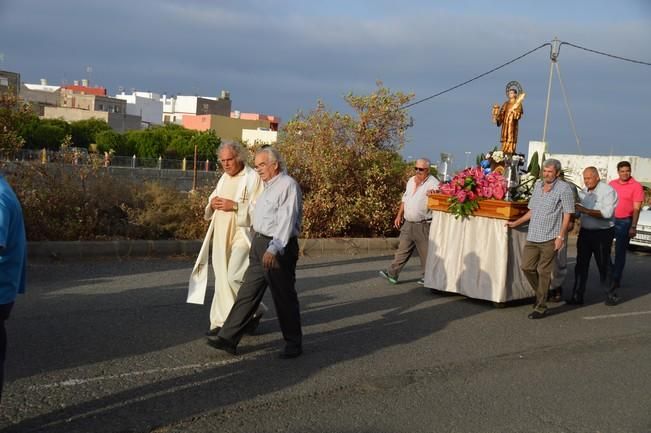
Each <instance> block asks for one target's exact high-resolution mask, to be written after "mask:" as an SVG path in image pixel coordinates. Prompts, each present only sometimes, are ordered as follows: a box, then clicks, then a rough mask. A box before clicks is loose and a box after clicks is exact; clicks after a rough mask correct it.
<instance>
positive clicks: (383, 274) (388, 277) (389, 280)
mask: <svg viewBox="0 0 651 433" xmlns="http://www.w3.org/2000/svg"><path fill="white" fill-rule="evenodd" d="M380 276H382V277H384V278H386V280H387V281H388V282H390V283H391V284H397V283H398V279H397V278H396V277H392V276H391V275H389V273H388V272H385V271H380Z"/></svg>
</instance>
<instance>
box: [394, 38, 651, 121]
mask: <svg viewBox="0 0 651 433" xmlns="http://www.w3.org/2000/svg"><path fill="white" fill-rule="evenodd" d="M560 45H568V46H570V47H574V48H578V49H580V50H584V51H588V52H591V53H595V54H599V55H602V56H606V57H610V58H613V59H617V60H623V61H626V62H631V63H637V64H640V65H646V66H651V63H649V62H643V61H642V60H635V59H629V58H626V57H622V56H616V55H614V54H609V53H606V52H603V51H598V50H593V49H591V48H586V47H582V46H580V45H576V44H573V43H571V42H561V43H560ZM560 45H559V49H560ZM546 46H551V43H549V42H546V43H544V44H542V45H540V46H538V47H536V48H534V49H533V50H529V51H527V52H526V53H524V54H522V55H519V56H518V57H516V58H514V59H511V60H509V61H508V62H506V63H503V64H501V65H499V66H497V67H495V68H493V69H491V70H490V71H486V72H484V73H483V74H479V75H477V76H476V77H473V78H471V79H469V80H467V81H464V82H463V83H459V84H457V85H456V86H452V87H450V88H449V89H445V90H443V91H441V92H438V93H435V94H434V95H431V96H428V97H426V98H423V99H419V100H418V101H414V102H412V103H410V104H407V105H404V106H402V107H400V108H401V109H403V110H404V109H407V108H410V107H413V106H414V105H418V104H420V103H422V102H425V101H429V100H430V99H433V98H436V97H437V96H441V95H443V94H445V93H448V92H451V91H453V90H455V89H458V88H459V87H462V86H465V85H466V84H469V83H471V82H473V81H475V80H478V79H480V78H482V77H485V76H486V75H488V74H491V73H493V72H495V71H497V70H499V69H502V68H504V67H505V66H508V65H510V64H511V63H514V62H517V61H518V60H520V59H522V58H524V57H526V56H528V55H529V54H532V53H534V52H536V51H538V50H539V49H541V48H544V47H546Z"/></svg>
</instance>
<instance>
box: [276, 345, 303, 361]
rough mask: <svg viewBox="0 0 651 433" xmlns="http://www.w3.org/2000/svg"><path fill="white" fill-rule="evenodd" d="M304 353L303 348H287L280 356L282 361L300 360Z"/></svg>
mask: <svg viewBox="0 0 651 433" xmlns="http://www.w3.org/2000/svg"><path fill="white" fill-rule="evenodd" d="M302 353H303V347H302V346H285V349H284V350H283V351H282V352H280V354H278V357H279V358H280V359H292V358H298V357H299V356H301V354H302Z"/></svg>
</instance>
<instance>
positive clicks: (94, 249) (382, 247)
mask: <svg viewBox="0 0 651 433" xmlns="http://www.w3.org/2000/svg"><path fill="white" fill-rule="evenodd" d="M201 243H202V241H200V240H195V241H178V240H169V241H168V240H165V241H147V240H118V241H72V242H65V241H62V242H49V241H43V242H29V243H28V246H27V251H28V255H29V260H44V259H54V260H83V259H92V258H114V259H117V260H124V259H128V258H135V257H171V256H189V257H193V256H196V255H197V254H199V250H200V249H201ZM298 243H299V247H300V250H301V255H303V256H323V255H352V256H355V255H362V254H371V253H375V254H392V253H393V252H394V251H395V250H396V249H397V248H398V238H331V239H299V241H298Z"/></svg>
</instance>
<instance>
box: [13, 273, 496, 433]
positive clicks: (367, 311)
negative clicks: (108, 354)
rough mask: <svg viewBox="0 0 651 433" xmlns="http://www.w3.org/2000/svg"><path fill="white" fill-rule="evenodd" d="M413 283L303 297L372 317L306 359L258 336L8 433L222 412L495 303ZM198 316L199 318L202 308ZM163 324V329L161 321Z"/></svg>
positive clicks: (323, 334) (328, 315)
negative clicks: (332, 300) (180, 370)
mask: <svg viewBox="0 0 651 433" xmlns="http://www.w3.org/2000/svg"><path fill="white" fill-rule="evenodd" d="M299 284H300V280H299ZM405 286H407V285H404V286H403V287H400V286H398V287H400V289H401V290H399V291H398V292H397V293H389V294H385V295H384V296H377V297H372V298H366V299H360V300H356V301H353V302H344V303H337V304H332V305H330V306H323V308H320V309H315V310H312V309H311V308H310V301H309V300H308V299H306V298H304V297H302V298H301V302H302V303H303V306H304V313H303V320H304V323H305V325H308V326H309V325H316V324H325V323H328V322H332V321H336V320H338V319H342V318H351V317H355V316H362V315H363V316H365V319H363V321H362V323H358V324H353V325H349V326H343V327H340V328H337V329H334V330H327V328H328V326H324V327H321V328H322V329H323V328H325V329H326V330H323V331H317V332H312V333H307V334H306V335H305V347H304V349H305V354H304V356H302V357H300V358H298V359H295V360H291V361H283V360H279V359H276V357H275V356H276V354H275V352H274V351H273V350H274V349H276V348H277V347H278V345H279V344H281V343H280V341H273V342H272V343H268V344H266V343H263V344H261V343H259V342H258V341H259V340H260V339H259V338H256V337H253V338H250V339H248V340H244V341H243V344H242V345H241V347H240V349H241V353H243V354H244V357H243V358H241V360H239V361H237V362H234V363H232V364H228V365H223V366H219V367H215V368H211V369H208V370H205V371H201V372H200V373H197V374H192V375H186V376H183V377H177V378H173V379H166V380H162V381H160V382H156V383H151V384H147V385H144V386H140V387H137V388H134V389H129V390H127V391H122V392H118V393H115V394H112V395H110V396H107V397H103V398H98V399H96V400H93V401H89V402H85V403H82V404H78V405H73V406H70V407H66V408H63V409H60V410H57V411H54V412H51V413H48V414H46V415H43V416H39V417H35V418H32V419H28V420H24V421H23V422H20V423H19V424H16V425H13V426H11V427H9V428H8V429H7V430H6V431H7V432H36V431H38V432H42V433H45V432H66V433H72V432H89V431H93V432H115V431H141V430H146V429H150V428H152V427H153V426H161V425H170V424H175V423H179V422H182V421H184V420H187V419H189V418H191V417H196V416H199V415H201V414H205V413H206V412H219V411H220V409H222V408H224V407H226V406H228V405H232V404H236V403H238V402H242V401H246V400H250V399H253V398H255V397H258V396H262V395H266V394H270V393H275V392H278V391H281V390H283V389H286V388H288V387H291V386H293V385H295V384H297V383H300V382H302V381H304V380H306V379H308V378H309V377H311V376H312V375H314V374H315V373H317V372H319V371H321V370H322V369H324V368H327V367H329V366H331V365H334V364H337V363H341V362H346V361H349V360H353V359H356V358H359V357H364V356H368V355H369V354H372V353H374V352H377V351H380V350H383V349H386V348H389V347H393V346H396V347H400V346H403V345H404V349H398V350H404V351H405V352H404V356H409V353H408V350H407V346H406V345H407V344H409V343H410V342H413V341H416V340H418V339H420V338H424V337H427V336H430V335H431V334H433V333H435V332H437V331H439V330H441V329H443V328H445V326H446V325H447V324H448V323H450V322H451V321H454V320H458V319H462V318H464V317H468V316H470V315H474V314H479V313H482V312H484V311H486V310H487V308H490V307H488V306H485V305H476V304H472V303H467V302H464V301H463V300H447V301H446V302H444V303H440V304H432V298H431V295H430V294H429V293H428V291H427V290H425V289H423V288H422V287H417V288H413V287H412V288H408V287H405ZM383 293H386V291H385V292H383ZM423 303H427V305H422V304H423ZM192 314H193V315H195V316H196V312H193V313H192ZM368 317H371V318H368ZM265 325H266V324H265ZM151 326H152V327H153V326H154V325H153V324H152V325H151ZM158 327H159V329H158V331H159V332H160V323H159V325H158ZM190 328H194V325H189V324H185V325H184V324H183V323H174V324H171V326H169V329H166V330H165V333H167V332H168V331H169V332H171V333H172V334H171V336H170V338H171V339H172V340H175V336H176V335H177V334H185V335H195V336H196V335H197V334H196V329H190ZM150 331H151V329H148V328H147V327H145V328H143V329H138V330H135V332H134V334H133V338H138V339H141V340H142V341H147V340H148V339H150V338H151V334H150ZM166 337H167V335H166ZM186 339H187V338H186ZM200 344H203V343H200ZM155 346H156V345H152V346H151V347H150V349H151V350H155ZM258 352H260V353H259V354H258V355H255V354H256V353H258ZM205 353H206V358H207V359H206V361H210V360H219V359H227V355H221V354H220V353H218V352H216V351H214V350H213V349H211V348H209V347H207V346H206V348H205ZM247 354H248V355H247ZM75 356H76V354H75ZM87 361H88V360H87ZM147 431H149V430H147Z"/></svg>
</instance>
